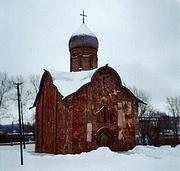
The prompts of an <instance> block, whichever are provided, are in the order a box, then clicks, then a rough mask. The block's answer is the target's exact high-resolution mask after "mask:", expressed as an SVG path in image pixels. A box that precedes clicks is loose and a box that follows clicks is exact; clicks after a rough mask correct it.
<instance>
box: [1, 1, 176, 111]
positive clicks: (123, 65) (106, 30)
mask: <svg viewBox="0 0 180 171" xmlns="http://www.w3.org/2000/svg"><path fill="white" fill-rule="evenodd" d="M83 9H84V10H85V13H86V14H87V15H88V17H87V18H86V20H85V22H86V24H87V25H88V27H89V28H90V29H91V30H92V32H93V33H94V34H95V35H96V36H97V38H98V40H99V51H98V57H99V66H102V65H105V64H106V63H108V64H109V65H110V66H112V67H114V68H115V69H116V70H117V71H118V72H119V74H120V77H121V79H122V81H123V83H125V84H126V85H127V86H133V85H134V86H136V87H138V88H140V89H144V90H145V91H147V92H148V93H150V94H151V98H152V104H153V106H154V107H156V108H157V109H160V110H165V98H166V96H176V95H180V50H179V49H180V42H179V39H180V24H179V23H180V2H178V1H177V0H109V1H107V0H77V1H75V0H61V1H60V0H28V1H25V0H0V71H1V72H4V71H5V72H8V73H9V74H10V75H12V74H13V75H16V74H25V75H27V74H32V73H34V74H42V72H43V69H51V70H52V69H54V70H62V71H63V70H64V71H69V51H68V41H69V38H70V36H71V35H72V34H73V32H75V31H76V30H77V28H78V27H79V26H80V24H81V23H82V19H81V17H80V15H79V14H80V13H81V12H82V10H83Z"/></svg>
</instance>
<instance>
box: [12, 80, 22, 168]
mask: <svg viewBox="0 0 180 171" xmlns="http://www.w3.org/2000/svg"><path fill="white" fill-rule="evenodd" d="M21 84H22V83H14V85H16V86H17V96H18V112H19V131H20V156H21V165H23V149H22V129H21V111H20V93H19V86H20V85H21Z"/></svg>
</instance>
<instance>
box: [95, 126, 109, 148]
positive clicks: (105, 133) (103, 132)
mask: <svg viewBox="0 0 180 171" xmlns="http://www.w3.org/2000/svg"><path fill="white" fill-rule="evenodd" d="M97 145H98V147H109V148H111V146H112V134H111V130H110V129H108V128H102V129H100V130H99V131H98V132H97Z"/></svg>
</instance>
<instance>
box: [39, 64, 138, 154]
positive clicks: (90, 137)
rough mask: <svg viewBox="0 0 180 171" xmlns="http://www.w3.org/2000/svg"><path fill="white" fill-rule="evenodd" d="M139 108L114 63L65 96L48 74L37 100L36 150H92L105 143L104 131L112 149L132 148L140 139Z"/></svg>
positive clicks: (79, 151)
mask: <svg viewBox="0 0 180 171" xmlns="http://www.w3.org/2000/svg"><path fill="white" fill-rule="evenodd" d="M137 110H138V101H137V99H136V98H135V97H133V96H132V95H131V93H130V92H128V89H126V88H124V87H123V86H122V85H121V80H120V78H119V76H118V74H117V73H116V71H114V70H113V69H112V68H110V67H102V68H100V69H99V70H97V71H96V73H95V74H94V76H93V77H92V79H91V82H90V83H87V84H86V85H84V86H82V87H81V88H80V89H79V90H78V91H77V92H74V93H73V94H71V95H69V96H67V97H65V98H64V99H63V100H62V96H61V94H60V93H59V92H58V91H57V89H56V87H55V86H54V85H53V83H52V78H51V76H50V75H48V74H47V75H46V77H45V81H44V84H43V88H42V92H41V95H40V96H39V99H38V101H37V103H36V151H37V152H48V153H64V154H67V153H81V152H83V151H90V150H92V149H96V148H98V147H99V146H101V145H102V137H103V136H104V135H106V136H107V137H108V141H107V143H108V144H107V146H108V147H109V148H110V149H111V150H113V151H120V150H128V149H131V148H133V147H134V146H135V145H136V143H137V140H138V122H137V112H138V111H137Z"/></svg>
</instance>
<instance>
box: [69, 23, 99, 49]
mask: <svg viewBox="0 0 180 171" xmlns="http://www.w3.org/2000/svg"><path fill="white" fill-rule="evenodd" d="M78 47H92V48H95V49H98V39H97V37H96V36H95V35H94V34H93V33H92V32H91V31H90V30H89V28H88V27H87V26H86V25H85V24H84V23H82V25H81V26H80V27H79V29H78V30H77V31H76V32H75V33H74V34H73V35H72V36H71V38H70V40H69V50H71V49H73V48H78Z"/></svg>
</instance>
